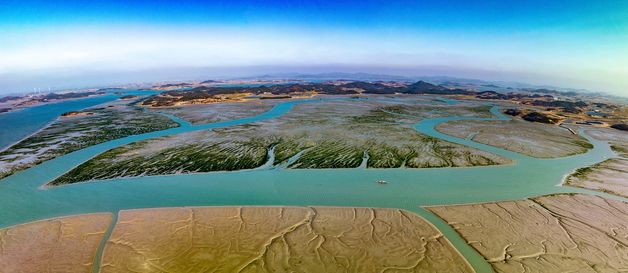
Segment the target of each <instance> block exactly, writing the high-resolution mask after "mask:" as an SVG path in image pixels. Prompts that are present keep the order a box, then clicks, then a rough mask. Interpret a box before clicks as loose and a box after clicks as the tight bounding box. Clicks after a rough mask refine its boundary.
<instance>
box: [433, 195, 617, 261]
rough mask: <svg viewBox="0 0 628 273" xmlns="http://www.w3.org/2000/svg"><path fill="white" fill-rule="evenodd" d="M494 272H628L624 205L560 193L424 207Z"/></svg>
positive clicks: (587, 196)
mask: <svg viewBox="0 0 628 273" xmlns="http://www.w3.org/2000/svg"><path fill="white" fill-rule="evenodd" d="M429 210H431V211H432V212H434V213H436V214H437V215H438V216H440V217H441V218H443V219H445V221H447V222H448V223H449V224H450V225H451V226H453V227H454V228H455V229H456V230H457V231H458V232H459V233H460V234H461V235H462V236H463V238H464V239H465V240H466V241H467V242H468V243H469V244H471V245H472V246H473V247H474V248H475V249H476V250H478V251H479V252H480V254H482V255H483V256H484V257H485V258H486V260H487V261H489V262H490V263H491V265H492V266H493V268H494V269H495V270H496V271H497V272H626V271H628V203H625V202H621V201H616V200H609V199H604V198H601V197H597V196H590V195H580V194H576V195H570V194H561V195H553V196H541V197H536V198H531V199H528V200H520V201H504V202H493V203H483V204H470V205H455V206H437V207H431V208H429Z"/></svg>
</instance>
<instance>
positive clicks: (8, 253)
mask: <svg viewBox="0 0 628 273" xmlns="http://www.w3.org/2000/svg"><path fill="white" fill-rule="evenodd" d="M111 218H112V217H111V214H109V213H99V214H84V215H78V216H70V217H63V218H55V219H50V220H43V221H38V222H32V223H28V224H22V225H17V226H13V227H8V228H4V229H1V230H0V272H7V273H10V272H23V273H26V272H32V273H44V272H91V270H92V262H93V260H94V255H95V254H96V249H97V247H98V245H99V244H100V242H101V241H102V238H103V235H104V234H105V231H106V230H107V228H108V226H109V225H110V224H111Z"/></svg>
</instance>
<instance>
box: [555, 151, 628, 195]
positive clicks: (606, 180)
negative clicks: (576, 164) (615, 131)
mask: <svg viewBox="0 0 628 273" xmlns="http://www.w3.org/2000/svg"><path fill="white" fill-rule="evenodd" d="M565 184H566V185H570V186H575V187H581V188H586V189H592V190H597V191H602V192H607V193H610V194H615V195H620V196H623V197H628V159H625V158H611V159H607V160H605V161H603V162H600V163H598V164H595V165H593V166H590V167H585V168H581V169H578V170H577V171H576V172H575V173H573V174H571V175H569V176H568V177H567V179H565Z"/></svg>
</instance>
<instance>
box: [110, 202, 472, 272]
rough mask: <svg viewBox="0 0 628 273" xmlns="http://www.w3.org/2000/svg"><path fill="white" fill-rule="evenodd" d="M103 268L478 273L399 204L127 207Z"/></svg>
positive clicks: (113, 270) (111, 238)
mask: <svg viewBox="0 0 628 273" xmlns="http://www.w3.org/2000/svg"><path fill="white" fill-rule="evenodd" d="M101 272H365V273H366V272H473V270H472V269H471V268H470V267H469V265H468V264H467V263H466V261H464V260H463V258H462V257H461V255H460V254H459V253H458V252H457V251H456V250H455V249H454V248H453V247H452V246H451V245H450V243H449V242H448V241H447V240H446V239H445V238H444V237H443V235H442V234H441V233H440V232H439V231H438V230H437V229H436V228H434V227H433V226H432V225H430V224H429V223H428V222H426V221H424V220H423V219H422V218H420V217H419V216H417V215H415V214H413V213H410V212H407V211H402V210H395V209H368V208H330V207H326V208H322V207H318V208H304V207H193V208H162V209H143V210H128V211H122V212H120V215H119V219H118V223H117V225H116V227H115V229H114V231H113V234H112V236H111V237H110V239H109V241H108V242H107V245H106V247H105V251H104V256H103V262H102V264H101Z"/></svg>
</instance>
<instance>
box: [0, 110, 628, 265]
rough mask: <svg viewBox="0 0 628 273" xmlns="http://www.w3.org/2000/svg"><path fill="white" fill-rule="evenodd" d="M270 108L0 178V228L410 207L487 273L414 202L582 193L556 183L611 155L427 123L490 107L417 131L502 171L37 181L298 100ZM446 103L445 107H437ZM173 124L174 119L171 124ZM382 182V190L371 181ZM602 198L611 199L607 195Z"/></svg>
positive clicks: (602, 146) (270, 172) (98, 148)
mask: <svg viewBox="0 0 628 273" xmlns="http://www.w3.org/2000/svg"><path fill="white" fill-rule="evenodd" d="M318 101H321V100H298V101H297V100H295V101H288V102H284V103H280V104H278V105H276V106H274V107H273V108H272V109H271V110H270V111H268V112H265V113H263V114H260V115H257V116H252V117H247V118H242V119H237V120H231V121H225V122H217V123H211V124H203V125H191V124H189V123H187V122H181V126H180V127H177V128H172V129H168V130H163V131H158V132H151V133H146V134H141V135H135V136H129V137H125V138H122V139H117V140H112V141H109V142H105V143H101V144H98V145H95V146H91V147H88V148H85V149H82V150H79V151H76V152H73V153H70V154H67V155H64V156H61V157H58V158H56V159H53V160H50V161H46V162H44V163H42V164H40V165H37V166H34V167H32V168H30V169H27V170H24V171H21V172H18V173H16V174H14V175H12V176H9V177H6V178H4V179H2V180H0V227H6V226H10V225H14V224H18V223H24V222H29V221H34V220H38V219H45V218H51V217H56V216H63V215H71V214H80V213H91V212H104V211H110V212H114V213H116V212H117V211H119V210H123V209H132V208H152V207H178V206H208V205H210V206H211V205H214V206H216V205H293V206H363V207H383V208H399V209H406V210H410V211H413V212H415V213H417V214H419V215H421V216H423V217H425V218H426V219H427V220H429V221H430V222H432V223H433V224H434V225H435V226H437V227H438V228H439V229H440V230H441V232H443V233H444V234H445V236H446V237H447V238H448V239H449V240H450V241H451V242H452V243H453V244H454V246H455V247H456V248H457V249H458V250H459V251H460V252H461V253H462V254H463V255H464V256H465V257H466V258H467V260H468V261H469V262H470V263H471V265H472V266H473V267H474V268H475V269H476V271H477V272H491V271H492V270H491V268H490V266H489V265H488V263H486V262H485V261H484V259H483V258H482V257H481V256H480V255H479V254H477V252H475V251H474V250H473V249H472V248H471V247H470V246H469V245H467V244H466V243H465V242H464V241H463V239H462V238H460V237H459V236H458V235H457V234H456V232H455V231H454V230H453V229H452V228H451V227H449V226H448V225H447V224H446V223H444V222H443V221H442V220H440V219H438V218H437V217H435V216H434V215H433V214H431V213H429V212H427V211H426V210H424V209H422V208H421V207H420V206H426V205H442V204H459V203H472V202H488V201H498V200H511V199H522V198H526V197H530V196H537V195H543V194H549V193H560V192H587V193H592V194H599V195H604V194H601V193H596V192H591V191H587V190H583V189H576V188H571V187H561V186H558V184H560V182H561V181H562V179H563V177H564V176H565V175H566V174H567V173H570V172H571V171H572V170H574V169H576V168H579V167H583V166H587V165H591V164H594V163H597V162H600V161H603V160H604V159H607V158H609V157H612V156H614V153H613V152H612V151H611V149H610V147H609V145H608V143H605V142H602V141H598V140H595V139H592V138H590V137H588V136H585V137H586V138H587V139H588V140H589V141H590V142H591V143H592V144H593V145H594V148H593V149H592V150H590V151H589V152H587V153H585V154H581V155H576V156H569V157H564V158H558V159H537V158H532V157H528V156H525V155H522V154H518V153H515V152H510V151H506V150H503V149H499V148H496V147H493V146H488V145H484V144H480V143H477V142H474V141H472V140H470V139H461V138H456V137H453V136H449V135H445V134H442V133H439V132H437V131H436V130H435V129H434V127H435V126H436V125H437V124H439V123H442V122H447V121H453V120H504V119H508V118H507V117H506V116H504V115H502V114H501V113H500V112H499V111H498V107H497V106H494V107H493V108H492V109H491V113H493V115H494V117H493V118H467V117H445V118H434V119H425V120H423V121H421V122H419V123H417V124H415V128H416V130H417V131H419V132H421V133H423V134H426V135H430V136H433V137H436V138H440V139H444V140H446V141H450V142H454V143H458V144H462V145H466V146H470V147H474V148H478V149H481V150H485V151H488V152H492V153H495V154H498V155H500V156H504V157H508V158H511V159H512V160H513V161H514V163H513V164H510V165H505V166H489V167H470V168H435V169H406V168H398V169H360V168H358V169H311V170H302V169H298V170H295V169H285V168H258V169H254V170H243V171H234V172H212V173H198V174H181V175H165V176H150V177H134V178H119V179H110V180H107V181H99V182H93V183H80V184H73V185H67V186H61V187H54V188H45V187H42V185H44V184H46V183H47V182H49V181H51V180H53V179H55V178H56V177H59V176H60V175H62V174H64V173H65V172H67V171H69V170H71V169H72V168H74V167H75V166H77V165H79V164H81V163H83V162H85V161H87V160H89V159H90V158H92V157H94V156H96V155H98V154H100V153H103V152H105V151H107V150H109V149H112V148H115V147H119V146H121V145H125V144H128V143H132V142H135V141H141V140H145V139H149V138H155V137H160V136H167V135H172V134H178V133H184V132H190V131H195V130H207V129H214V128H220V127H227V126H235V125H241V124H246V123H251V122H256V121H261V120H266V119H272V118H277V117H280V116H282V115H284V114H286V113H288V112H289V111H290V110H291V109H292V107H293V106H294V105H296V104H299V103H316V102H318ZM446 103H455V102H452V101H447V102H446ZM174 120H175V121H177V120H178V119H174ZM380 179H384V180H387V181H389V184H386V185H381V184H378V183H376V182H375V181H377V180H380ZM611 197H612V198H619V197H614V196H611Z"/></svg>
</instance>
